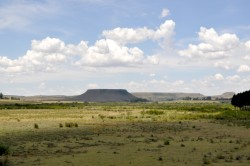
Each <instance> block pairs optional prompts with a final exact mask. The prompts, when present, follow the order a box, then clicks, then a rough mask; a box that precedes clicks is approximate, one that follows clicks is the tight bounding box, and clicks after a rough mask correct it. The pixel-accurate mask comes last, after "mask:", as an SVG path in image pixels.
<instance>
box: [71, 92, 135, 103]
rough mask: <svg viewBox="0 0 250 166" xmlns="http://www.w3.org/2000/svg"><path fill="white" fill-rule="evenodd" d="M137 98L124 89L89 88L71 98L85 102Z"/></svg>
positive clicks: (125, 100) (132, 99) (131, 99)
mask: <svg viewBox="0 0 250 166" xmlns="http://www.w3.org/2000/svg"><path fill="white" fill-rule="evenodd" d="M137 99H138V98H137V97H135V96H134V95H132V94H131V93H129V92H128V91H127V90H125V89H89V90H87V91H86V92H85V93H84V94H82V95H79V96H75V97H74V98H73V100H77V101H86V102H130V101H135V100H137Z"/></svg>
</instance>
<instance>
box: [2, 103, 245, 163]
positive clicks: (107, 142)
mask: <svg viewBox="0 0 250 166" xmlns="http://www.w3.org/2000/svg"><path fill="white" fill-rule="evenodd" d="M5 108H7V109H5ZM0 144H4V145H8V146H9V148H10V152H9V155H8V156H2V157H1V160H2V161H3V160H5V161H6V163H7V165H8V164H9V165H25V166H26V165H108V166H109V165H110V166H111V165H117V166H118V165H150V166H152V165H190V166H191V165H250V112H246V111H235V110H234V108H233V107H232V106H231V105H229V104H225V103H224V104H223V103H218V102H203V103H200V102H181V101H180V102H167V103H43V104H41V103H37V104H35V103H33V104H28V103H22V102H19V103H18V104H14V103H8V102H7V103H6V102H5V103H2V104H0ZM0 165H1V164H0Z"/></svg>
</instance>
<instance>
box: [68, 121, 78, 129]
mask: <svg viewBox="0 0 250 166" xmlns="http://www.w3.org/2000/svg"><path fill="white" fill-rule="evenodd" d="M65 127H69V128H71V127H78V124H77V123H73V122H68V123H67V122H66V123H65Z"/></svg>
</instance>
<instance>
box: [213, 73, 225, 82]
mask: <svg viewBox="0 0 250 166" xmlns="http://www.w3.org/2000/svg"><path fill="white" fill-rule="evenodd" d="M214 78H215V80H217V81H221V80H224V77H223V75H222V74H220V73H218V74H215V75H214Z"/></svg>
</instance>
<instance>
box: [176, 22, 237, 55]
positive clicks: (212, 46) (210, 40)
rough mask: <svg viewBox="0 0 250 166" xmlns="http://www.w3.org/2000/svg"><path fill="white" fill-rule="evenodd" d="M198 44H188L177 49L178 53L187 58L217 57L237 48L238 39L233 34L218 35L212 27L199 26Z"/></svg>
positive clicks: (228, 53) (229, 53)
mask: <svg viewBox="0 0 250 166" xmlns="http://www.w3.org/2000/svg"><path fill="white" fill-rule="evenodd" d="M198 35H199V39H200V40H201V43H200V44H197V45H194V44H189V46H188V48H187V49H185V50H181V51H179V54H180V55H181V56H183V57H188V58H206V59H217V58H225V57H228V56H230V55H231V52H232V51H234V50H235V49H236V48H238V46H239V44H240V41H239V39H238V37H237V36H236V35H235V34H229V33H225V34H222V35H218V33H217V32H216V31H215V30H214V29H213V28H211V29H206V28H204V27H201V28H200V32H199V33H198Z"/></svg>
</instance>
